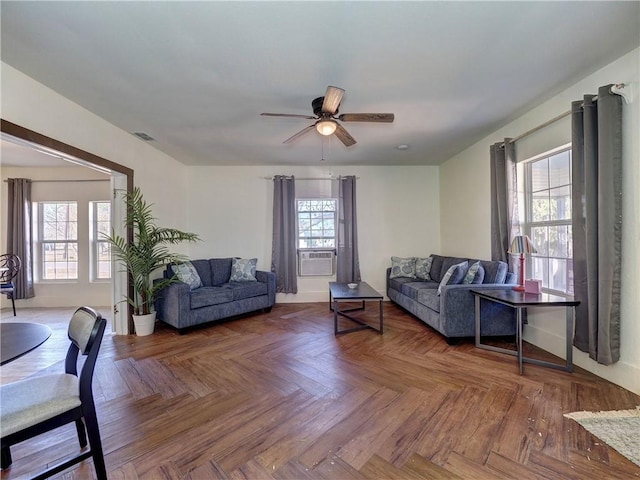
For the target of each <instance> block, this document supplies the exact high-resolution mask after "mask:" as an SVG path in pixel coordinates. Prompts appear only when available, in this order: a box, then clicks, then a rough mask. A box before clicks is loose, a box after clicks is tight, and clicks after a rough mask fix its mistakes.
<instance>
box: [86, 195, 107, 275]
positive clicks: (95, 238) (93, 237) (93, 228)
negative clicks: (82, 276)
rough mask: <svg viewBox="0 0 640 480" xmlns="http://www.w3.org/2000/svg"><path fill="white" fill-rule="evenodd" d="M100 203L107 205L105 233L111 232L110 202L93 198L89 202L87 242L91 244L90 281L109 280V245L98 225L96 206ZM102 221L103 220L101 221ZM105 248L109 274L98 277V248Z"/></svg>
mask: <svg viewBox="0 0 640 480" xmlns="http://www.w3.org/2000/svg"><path fill="white" fill-rule="evenodd" d="M101 204H107V205H109V220H108V222H106V223H108V225H107V233H110V232H111V202H110V201H109V200H94V201H91V202H89V207H90V208H89V212H90V218H89V228H90V232H89V242H90V244H91V249H90V259H91V267H90V272H91V273H90V275H91V281H92V282H110V281H111V245H110V244H109V242H108V241H107V240H106V239H105V237H104V235H103V233H101V232H100V230H99V228H98V226H99V223H101V222H100V221H99V220H98V207H99V206H100V205H101ZM103 223H104V222H103ZM101 247H102V248H105V247H106V249H107V250H108V251H109V260H107V264H108V265H109V276H108V277H100V276H99V273H100V255H99V251H100V248H101Z"/></svg>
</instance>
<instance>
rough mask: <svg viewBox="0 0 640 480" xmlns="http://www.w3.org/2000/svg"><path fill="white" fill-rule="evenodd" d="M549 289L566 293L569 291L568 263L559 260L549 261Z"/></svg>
mask: <svg viewBox="0 0 640 480" xmlns="http://www.w3.org/2000/svg"><path fill="white" fill-rule="evenodd" d="M549 269H550V272H549V285H548V286H549V288H551V289H553V290H559V291H561V292H564V291H566V290H567V261H566V260H561V259H558V258H552V259H550V260H549Z"/></svg>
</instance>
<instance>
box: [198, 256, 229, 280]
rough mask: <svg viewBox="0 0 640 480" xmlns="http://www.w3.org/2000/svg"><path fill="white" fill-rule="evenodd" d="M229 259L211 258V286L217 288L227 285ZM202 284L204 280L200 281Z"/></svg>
mask: <svg viewBox="0 0 640 480" xmlns="http://www.w3.org/2000/svg"><path fill="white" fill-rule="evenodd" d="M231 261H232V259H231V258H211V259H210V260H209V264H210V265H211V285H213V286H214V287H219V286H220V285H222V284H225V283H228V282H229V278H230V277H231ZM202 282H203V283H204V280H203V281H202Z"/></svg>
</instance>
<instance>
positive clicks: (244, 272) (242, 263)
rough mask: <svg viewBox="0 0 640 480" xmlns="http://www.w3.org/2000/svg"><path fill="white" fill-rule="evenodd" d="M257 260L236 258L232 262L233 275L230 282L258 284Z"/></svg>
mask: <svg viewBox="0 0 640 480" xmlns="http://www.w3.org/2000/svg"><path fill="white" fill-rule="evenodd" d="M257 264H258V259H257V258H234V259H233V260H232V261H231V275H230V277H229V282H257V281H258V280H256V265H257Z"/></svg>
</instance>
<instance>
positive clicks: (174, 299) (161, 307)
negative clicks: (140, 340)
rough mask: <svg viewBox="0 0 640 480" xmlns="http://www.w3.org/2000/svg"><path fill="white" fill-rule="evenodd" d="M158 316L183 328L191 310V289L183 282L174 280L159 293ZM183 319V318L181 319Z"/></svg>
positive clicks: (157, 302)
mask: <svg viewBox="0 0 640 480" xmlns="http://www.w3.org/2000/svg"><path fill="white" fill-rule="evenodd" d="M156 311H157V315H158V318H159V319H160V320H162V321H163V322H166V323H168V324H169V325H173V326H174V327H176V328H182V327H183V326H184V325H185V321H186V320H187V318H188V317H189V314H190V312H191V289H190V288H189V285H187V284H186V283H183V282H179V281H176V282H173V283H171V284H170V285H168V286H167V287H165V288H163V289H162V290H161V291H160V292H159V293H158V299H157V301H156ZM181 319H183V320H182V321H181Z"/></svg>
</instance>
